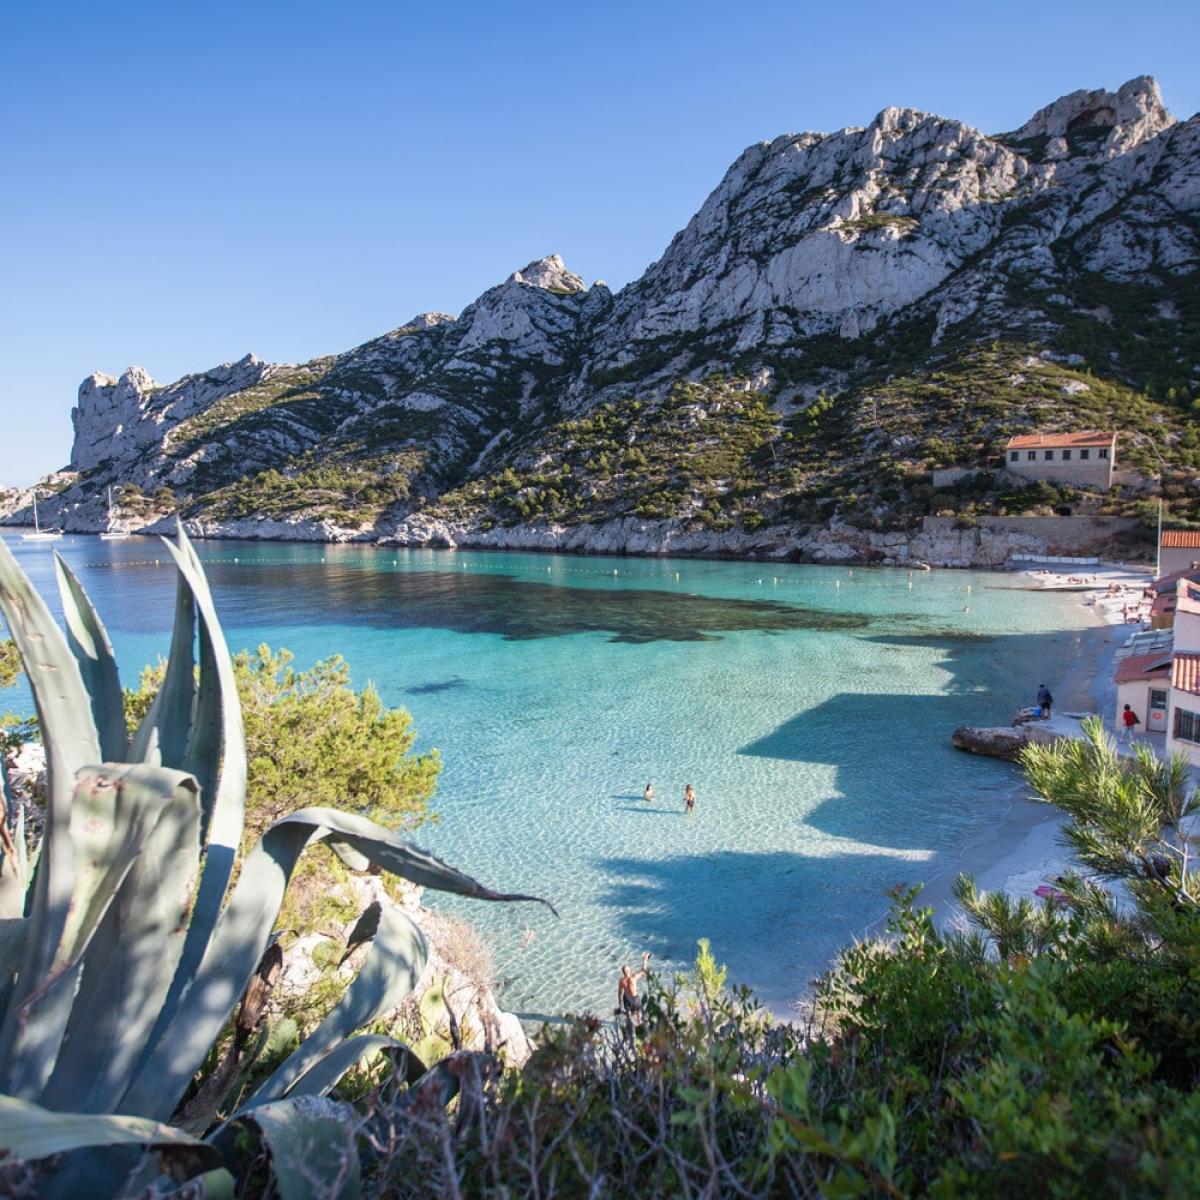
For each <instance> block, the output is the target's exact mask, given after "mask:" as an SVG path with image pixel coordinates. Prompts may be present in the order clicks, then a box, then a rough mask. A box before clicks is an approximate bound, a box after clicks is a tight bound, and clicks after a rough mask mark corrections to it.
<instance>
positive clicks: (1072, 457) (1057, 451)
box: [1004, 429, 1117, 492]
mask: <svg viewBox="0 0 1200 1200" xmlns="http://www.w3.org/2000/svg"><path fill="white" fill-rule="evenodd" d="M1116 460H1117V435H1116V434H1115V433H1106V432H1100V431H1098V430H1094V429H1090V430H1086V431H1084V432H1082V433H1029V434H1022V435H1021V436H1019V437H1012V438H1009V439H1008V445H1007V446H1006V447H1005V451H1004V466H1005V467H1006V468H1007V470H1009V471H1010V472H1011V473H1012V474H1013V475H1019V476H1020V477H1021V478H1022V479H1030V480H1038V479H1045V480H1047V481H1048V482H1050V483H1073V484H1075V485H1076V487H1087V488H1096V489H1097V490H1099V491H1101V492H1107V491H1108V489H1109V488H1110V487H1112V474H1113V464H1114V463H1115V462H1116Z"/></svg>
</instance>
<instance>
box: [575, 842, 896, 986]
mask: <svg viewBox="0 0 1200 1200" xmlns="http://www.w3.org/2000/svg"><path fill="white" fill-rule="evenodd" d="M833 861H834V864H835V866H834V869H832V870H831V869H830V862H831V860H830V858H825V857H822V858H807V857H805V856H804V855H800V854H794V853H788V852H782V851H775V852H766V853H750V852H745V851H734V850H729V851H719V852H717V853H715V854H702V855H691V854H688V855H678V856H674V857H671V858H666V859H659V860H646V859H641V858H632V857H630V858H608V859H603V860H601V861H600V862H599V863H598V864H597V865H598V867H599V868H600V870H602V871H603V872H604V874H605V876H606V878H607V879H608V880H609V883H608V889H607V891H606V892H605V893H604V895H603V896H602V899H601V902H602V903H603V904H604V905H605V906H606V907H609V908H611V909H612V910H613V911H614V912H616V913H617V914H618V915H619V920H620V923H621V929H622V934H623V935H624V937H625V938H626V939H627V940H628V943H629V945H630V946H631V947H633V948H634V949H636V950H638V951H641V950H643V949H646V950H649V951H650V952H651V953H652V954H653V955H654V956H655V957H656V958H661V959H666V960H671V961H676V962H691V961H692V960H693V959H694V958H695V956H696V940H697V938H701V937H707V938H709V939H711V941H712V944H713V951H714V953H715V954H716V956H717V958H718V959H719V960H720V961H721V962H723V963H726V964H727V965H728V967H729V973H730V977H731V978H732V979H734V980H736V981H737V982H738V983H745V984H748V985H750V987H752V988H753V989H754V990H755V992H756V993H757V994H758V995H759V996H760V998H762V999H764V1000H766V1001H767V1002H768V1003H772V1004H781V1005H786V1003H787V1002H788V1001H790V1000H791V998H793V997H794V996H795V995H796V994H797V993H798V992H799V991H800V990H801V989H802V988H803V987H804V985H805V984H806V983H807V982H808V979H807V978H806V976H805V972H806V971H807V970H809V969H810V968H811V964H812V963H813V962H824V961H828V960H829V959H831V958H832V957H833V956H834V955H835V954H836V953H837V951H838V949H840V948H841V947H842V946H844V945H846V943H847V942H848V940H849V938H850V937H851V936H852V935H853V934H854V933H856V932H860V930H859V929H858V926H859V925H861V921H862V897H863V894H864V892H866V893H872V892H873V893H876V894H878V896H879V898H880V907H881V908H882V907H883V906H884V905H885V904H886V899H885V897H886V893H887V890H888V889H889V888H890V887H892V886H894V885H895V884H896V883H897V882H898V881H901V880H903V879H905V878H906V876H907V877H909V878H913V877H915V872H914V870H913V868H915V867H916V866H918V864H914V863H899V862H897V861H896V860H895V859H894V858H892V857H890V856H887V855H858V854H839V855H836V856H835V858H834V860H833Z"/></svg>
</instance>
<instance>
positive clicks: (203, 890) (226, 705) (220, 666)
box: [126, 524, 257, 1116]
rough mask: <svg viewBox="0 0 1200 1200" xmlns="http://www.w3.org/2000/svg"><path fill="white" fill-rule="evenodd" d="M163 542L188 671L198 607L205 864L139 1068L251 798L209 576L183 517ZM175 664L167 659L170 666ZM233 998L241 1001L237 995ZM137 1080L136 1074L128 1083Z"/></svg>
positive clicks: (203, 929) (196, 740) (182, 988)
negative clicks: (176, 592) (175, 580)
mask: <svg viewBox="0 0 1200 1200" xmlns="http://www.w3.org/2000/svg"><path fill="white" fill-rule="evenodd" d="M164 544H165V545H166V547H167V549H168V550H169V551H170V553H171V556H172V558H173V559H174V561H175V565H176V567H177V568H178V570H179V588H180V594H181V595H182V594H183V593H184V592H186V593H187V595H188V597H189V598H190V599H189V601H188V603H186V604H185V603H183V602H182V601H180V602H179V603H178V604H177V607H176V637H175V638H173V641H172V650H173V653H174V649H175V647H176V646H179V647H180V650H179V653H180V654H181V656H182V660H181V661H186V662H187V663H188V664H189V665H188V673H189V675H192V674H193V671H192V668H191V665H190V664H191V661H192V659H191V646H192V638H193V636H194V626H195V621H196V614H197V613H198V614H199V635H200V679H199V683H198V685H197V690H196V693H195V711H194V718H193V719H192V721H191V724H190V736H189V738H188V744H187V748H186V750H185V752H184V761H185V763H186V766H187V768H188V769H189V770H190V771H192V772H193V773H194V774H195V776H196V779H197V780H198V781H199V784H200V801H201V818H200V839H201V847H202V850H203V865H202V868H201V875H200V883H199V886H198V888H197V890H196V897H195V903H194V905H193V907H192V914H191V919H190V921H189V922H188V926H187V931H186V934H185V936H184V939H183V941H182V943H181V944H180V945H177V946H176V947H175V948H174V949H175V953H176V955H177V958H176V959H175V960H174V961H172V962H171V963H170V964H169V965H168V967H167V969H168V970H170V971H171V972H172V978H171V982H170V986H169V988H168V990H167V994H166V996H165V997H164V999H163V1001H162V1003H161V1005H160V1006H159V1008H158V1011H157V1015H156V1018H155V1021H154V1023H153V1026H152V1028H151V1029H150V1032H149V1033H148V1035H147V1036H146V1038H145V1041H144V1045H143V1048H142V1051H141V1055H140V1058H139V1065H138V1069H139V1070H143V1069H144V1068H145V1066H146V1064H147V1063H148V1062H149V1060H150V1058H151V1056H152V1055H153V1054H154V1052H155V1050H156V1048H157V1047H158V1046H159V1043H160V1042H161V1040H162V1038H163V1037H164V1035H165V1032H166V1030H167V1028H168V1027H169V1025H170V1024H171V1022H172V1020H173V1019H174V1018H175V1016H176V1014H177V1011H178V1007H179V1003H180V1001H181V999H182V997H183V996H184V994H185V993H186V992H187V990H188V989H189V988H190V987H191V985H192V983H193V982H194V980H195V976H196V972H197V971H198V970H199V968H200V964H201V962H202V961H203V960H204V956H205V954H206V953H207V951H208V948H209V943H210V941H211V938H212V934H213V931H214V929H215V927H216V923H217V918H218V916H219V914H220V912H221V906H222V903H223V901H224V899H225V890H226V888H227V887H228V885H229V880H230V878H231V876H232V874H233V867H234V861H235V859H236V856H237V849H238V845H239V843H240V841H241V837H242V821H243V814H244V811H245V802H246V770H247V767H246V745H245V735H244V730H243V724H242V706H241V701H240V700H239V699H238V693H237V681H236V679H235V678H234V674H233V663H232V660H231V658H230V654H229V648H228V646H227V645H226V644H225V635H224V633H223V632H222V630H221V623H220V621H219V620H218V619H217V613H216V606H215V605H214V604H213V599H212V593H211V592H210V590H209V587H208V580H207V579H206V578H205V575H204V570H203V568H202V567H201V565H200V559H199V558H198V556H197V555H196V552H195V550H194V548H193V547H192V544H191V542H190V541H188V538H187V535H186V534H185V533H184V531H183V526H182V524H181V525H180V526H179V541H178V545H177V546H174V545H172V544H171V543H170V542H167V541H164ZM181 627H186V629H187V635H186V638H185V637H184V636H183V635H182V634H180V629H181ZM185 643H186V649H184V646H185ZM170 669H171V667H170V664H168V668H167V670H168V673H169V672H170ZM164 682H165V681H164ZM256 962H257V959H256ZM251 969H253V968H251ZM248 978H249V976H248V975H247V977H246V979H248ZM245 982H246V980H242V982H241V985H240V986H242V987H244V986H245ZM239 994H240V992H239ZM233 999H234V1000H235V1001H236V996H235V997H234V998H233ZM231 1007H232V1005H231ZM133 1086H134V1081H133V1078H132V1076H131V1077H130V1080H129V1081H127V1083H126V1089H127V1090H128V1089H129V1088H132V1087H133ZM133 1111H139V1110H136V1109H135V1110H133ZM170 1112H171V1109H170V1108H167V1110H166V1111H165V1112H164V1113H163V1115H164V1116H169V1115H170Z"/></svg>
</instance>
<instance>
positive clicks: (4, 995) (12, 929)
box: [0, 917, 29, 1013]
mask: <svg viewBox="0 0 1200 1200" xmlns="http://www.w3.org/2000/svg"><path fill="white" fill-rule="evenodd" d="M28 936H29V920H28V918H27V917H0V1013H2V1012H4V1010H5V1009H6V1008H7V1007H8V998H9V996H10V995H11V994H12V987H13V981H14V980H15V979H16V976H17V971H18V969H19V968H20V966H21V959H22V958H23V957H24V956H25V939H26V937H28Z"/></svg>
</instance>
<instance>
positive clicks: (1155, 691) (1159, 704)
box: [1150, 688, 1167, 712]
mask: <svg viewBox="0 0 1200 1200" xmlns="http://www.w3.org/2000/svg"><path fill="white" fill-rule="evenodd" d="M1150 707H1151V708H1157V709H1161V710H1162V711H1164V712H1165V711H1166V708H1167V693H1166V691H1165V689H1163V688H1151V689H1150Z"/></svg>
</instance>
